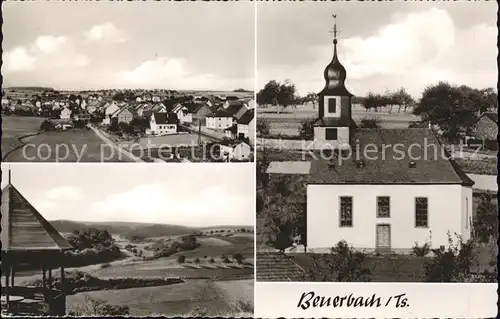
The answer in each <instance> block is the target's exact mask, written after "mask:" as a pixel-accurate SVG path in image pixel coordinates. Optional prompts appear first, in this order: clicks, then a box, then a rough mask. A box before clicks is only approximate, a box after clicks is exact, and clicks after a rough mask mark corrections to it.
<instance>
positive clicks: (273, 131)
mask: <svg viewBox="0 0 500 319" xmlns="http://www.w3.org/2000/svg"><path fill="white" fill-rule="evenodd" d="M257 112H258V113H259V117H260V118H265V119H266V120H267V121H268V122H269V124H270V132H269V133H270V135H278V134H282V135H298V134H299V130H300V125H301V122H302V121H303V120H305V119H314V118H317V117H318V106H316V107H315V108H313V106H312V104H305V105H304V106H302V107H297V108H291V107H290V108H286V109H285V110H280V112H279V113H278V112H277V109H276V108H275V107H267V108H259V110H258V111H257ZM365 117H367V118H378V119H379V120H380V122H381V125H382V127H384V128H407V127H408V123H409V122H410V121H418V120H420V117H418V116H415V115H413V114H410V113H403V112H401V113H397V111H396V110H395V111H393V112H391V113H388V112H387V111H380V112H374V111H366V110H365V109H364V108H362V107H360V106H353V107H352V118H353V119H354V121H356V122H359V120H361V119H362V118H365Z"/></svg>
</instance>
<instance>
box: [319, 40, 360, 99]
mask: <svg viewBox="0 0 500 319" xmlns="http://www.w3.org/2000/svg"><path fill="white" fill-rule="evenodd" d="M323 77H324V78H325V87H324V88H323V90H322V91H321V92H319V95H340V96H352V94H351V93H350V92H349V91H348V90H347V88H346V87H345V79H346V77H347V71H346V69H345V67H344V66H343V65H342V63H340V61H339V58H338V55H337V39H336V38H334V39H333V58H332V61H331V62H330V63H329V64H328V65H327V66H326V67H325V70H324V71H323Z"/></svg>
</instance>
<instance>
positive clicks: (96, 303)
mask: <svg viewBox="0 0 500 319" xmlns="http://www.w3.org/2000/svg"><path fill="white" fill-rule="evenodd" d="M129 314H130V309H129V307H128V306H115V305H110V304H107V303H106V302H105V301H102V300H98V299H94V298H92V297H89V296H85V303H84V304H83V305H82V306H79V307H75V308H71V309H69V311H68V315H69V316H128V315H129Z"/></svg>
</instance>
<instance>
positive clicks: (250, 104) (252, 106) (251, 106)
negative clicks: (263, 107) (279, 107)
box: [246, 98, 257, 109]
mask: <svg viewBox="0 0 500 319" xmlns="http://www.w3.org/2000/svg"><path fill="white" fill-rule="evenodd" d="M246 106H247V108H249V109H255V107H256V106H257V103H256V102H255V100H254V99H252V98H250V99H247V100H246Z"/></svg>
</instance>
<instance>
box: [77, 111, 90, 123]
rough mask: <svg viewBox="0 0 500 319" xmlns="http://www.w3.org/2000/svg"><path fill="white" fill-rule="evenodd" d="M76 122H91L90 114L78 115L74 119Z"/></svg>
mask: <svg viewBox="0 0 500 319" xmlns="http://www.w3.org/2000/svg"><path fill="white" fill-rule="evenodd" d="M74 119H75V121H84V122H89V121H90V114H88V113H85V112H83V113H80V114H76V115H75V117H74Z"/></svg>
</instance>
